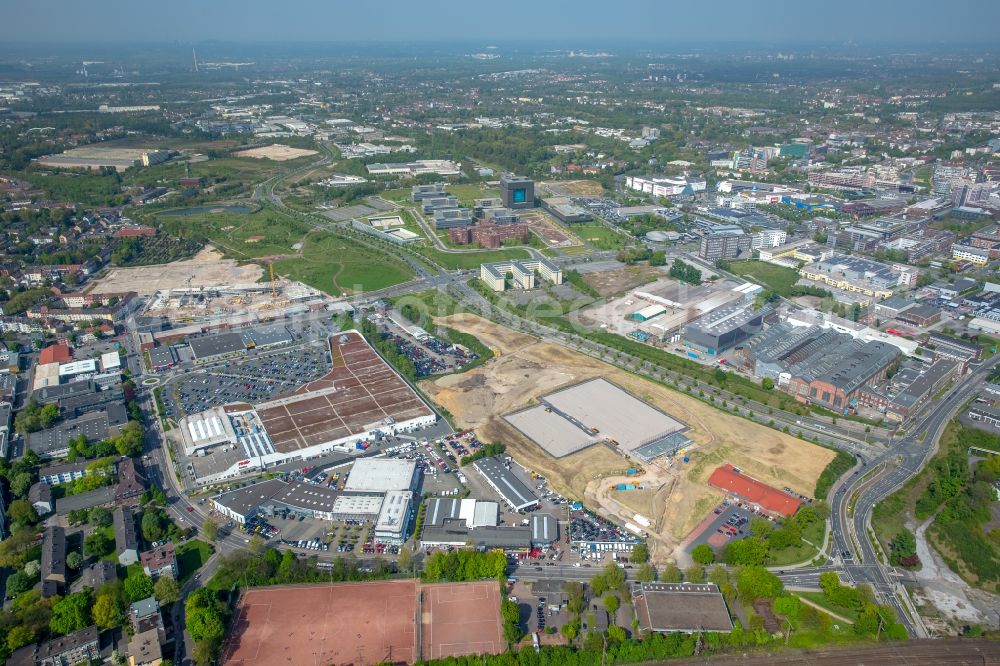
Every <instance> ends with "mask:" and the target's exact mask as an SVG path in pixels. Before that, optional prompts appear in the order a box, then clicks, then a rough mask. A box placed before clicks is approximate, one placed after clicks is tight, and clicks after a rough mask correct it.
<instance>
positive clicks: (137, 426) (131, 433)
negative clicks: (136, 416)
mask: <svg viewBox="0 0 1000 666" xmlns="http://www.w3.org/2000/svg"><path fill="white" fill-rule="evenodd" d="M144 434H145V433H144V431H143V427H142V423H140V422H139V421H134V420H133V421H129V422H128V423H126V424H125V425H124V426H123V427H122V429H121V432H120V433H118V434H117V435H115V436H113V437H109V438H108V439H104V440H101V441H99V442H94V443H92V444H91V443H88V442H87V438H86V437H84V436H83V435H79V436H77V437H74V438H73V439H71V440H70V442H69V453H68V454H67V457H68V458H69V460H70V462H73V461H74V460H76V459H77V458H93V457H99V458H103V457H107V456H114V455H119V456H125V457H127V458H131V457H134V456H137V455H139V454H141V453H142V440H143V436H144Z"/></svg>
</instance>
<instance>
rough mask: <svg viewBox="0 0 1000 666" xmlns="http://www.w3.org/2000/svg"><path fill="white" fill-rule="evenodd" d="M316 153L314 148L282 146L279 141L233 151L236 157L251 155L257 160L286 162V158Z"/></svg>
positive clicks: (296, 157) (290, 158) (292, 158)
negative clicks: (268, 144)
mask: <svg viewBox="0 0 1000 666" xmlns="http://www.w3.org/2000/svg"><path fill="white" fill-rule="evenodd" d="M316 154H317V153H316V151H315V150H308V149H306V148H292V147H290V146H283V145H281V144H280V143H272V144H271V145H270V146H261V147H260V148H251V149H250V150H241V151H240V152H238V153H233V155H235V156H236V157H252V158H254V159H258V160H265V159H266V160H271V161H272V162H287V161H288V160H294V159H298V158H300V157H308V156H309V155H316Z"/></svg>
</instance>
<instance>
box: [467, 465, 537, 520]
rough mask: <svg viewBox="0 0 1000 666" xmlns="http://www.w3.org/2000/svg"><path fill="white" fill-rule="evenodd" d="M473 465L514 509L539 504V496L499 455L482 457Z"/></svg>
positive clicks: (527, 507)
mask: <svg viewBox="0 0 1000 666" xmlns="http://www.w3.org/2000/svg"><path fill="white" fill-rule="evenodd" d="M472 466H473V467H475V468H476V471H477V472H479V474H480V475H481V476H482V477H483V478H484V479H485V480H486V483H487V484H489V486H490V487H491V488H493V490H495V491H497V493H498V494H499V495H500V499H502V500H503V501H504V503H506V504H507V506H509V507H510V508H511V509H512V510H514V511H523V510H525V509H530V508H531V507H533V506H538V496H537V495H535V493H533V492H532V491H531V489H530V488H528V487H527V486H526V485H524V483H523V482H522V481H521V480H520V479H519V478H517V476H515V475H514V474H513V473H512V472H511V471H510V468H509V467H508V465H507V464H505V463H504V462H503V460H502V459H500V458H499V457H497V456H494V457H492V458H482V459H480V460H477V461H476V462H474V463H472Z"/></svg>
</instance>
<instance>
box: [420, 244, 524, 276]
mask: <svg viewBox="0 0 1000 666" xmlns="http://www.w3.org/2000/svg"><path fill="white" fill-rule="evenodd" d="M410 247H411V249H413V250H414V251H415V252H417V253H419V254H421V255H423V256H424V257H426V258H428V259H430V260H431V261H433V262H435V263H437V264H438V265H440V266H443V267H444V268H447V269H449V270H459V269H468V268H479V264H488V263H490V262H493V261H505V260H508V259H528V258H529V257H530V255H529V254H528V251H527V250H519V249H501V250H482V251H479V252H476V251H471V252H457V253H454V252H442V251H440V250H438V249H435V248H430V247H414V246H410Z"/></svg>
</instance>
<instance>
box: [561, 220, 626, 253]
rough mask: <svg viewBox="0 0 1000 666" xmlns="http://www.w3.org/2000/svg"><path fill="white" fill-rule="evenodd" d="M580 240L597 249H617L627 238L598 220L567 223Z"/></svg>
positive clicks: (623, 244)
mask: <svg viewBox="0 0 1000 666" xmlns="http://www.w3.org/2000/svg"><path fill="white" fill-rule="evenodd" d="M567 226H568V228H569V229H571V230H572V231H573V233H574V234H576V235H577V236H578V237H579V238H580V240H582V241H584V242H586V243H590V244H591V245H593V246H594V247H596V248H597V249H599V250H617V249H618V248H620V247H624V246H625V244H626V243H627V242H628V239H627V238H626V237H625V236H623V235H622V234H620V233H618V232H617V231H613V230H611V229H609V228H608V227H606V226H604V225H603V224H601V223H600V222H588V223H584V224H571V225H567Z"/></svg>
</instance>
